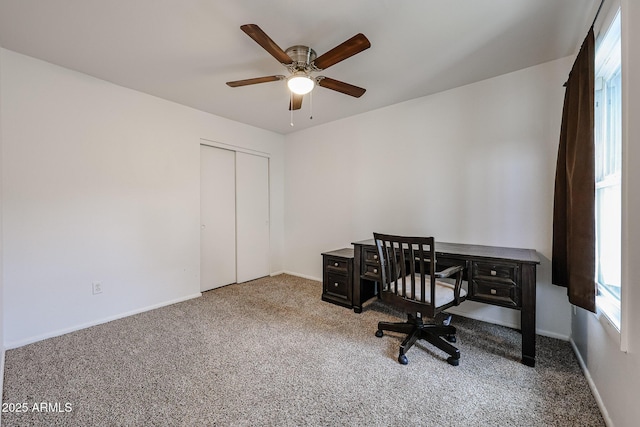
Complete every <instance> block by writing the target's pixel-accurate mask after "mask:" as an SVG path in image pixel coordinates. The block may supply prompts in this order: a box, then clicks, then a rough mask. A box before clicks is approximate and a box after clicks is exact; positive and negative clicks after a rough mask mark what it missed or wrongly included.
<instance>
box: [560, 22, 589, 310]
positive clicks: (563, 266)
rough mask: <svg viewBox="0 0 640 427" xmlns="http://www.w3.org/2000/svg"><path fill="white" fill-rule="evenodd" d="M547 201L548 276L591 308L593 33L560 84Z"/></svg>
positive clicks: (577, 302) (577, 301) (578, 302)
mask: <svg viewBox="0 0 640 427" xmlns="http://www.w3.org/2000/svg"><path fill="white" fill-rule="evenodd" d="M565 86H566V92H565V96H564V107H563V111H562V127H561V129H560V144H559V147H558V162H557V165H556V182H555V194H554V206H553V255H552V258H553V259H552V263H551V265H552V282H553V283H554V284H556V285H559V286H564V287H566V288H567V293H568V295H569V302H571V303H572V304H574V305H577V306H579V307H582V308H585V309H587V310H590V311H593V312H595V309H596V303H595V299H596V283H595V157H594V156H595V148H594V118H593V116H594V35H593V27H592V28H591V29H590V30H589V33H588V34H587V38H586V39H585V40H584V42H583V43H582V47H581V48H580V53H579V54H578V57H577V58H576V61H575V63H574V64H573V68H572V70H571V73H570V74H569V80H568V81H567V83H566V84H565Z"/></svg>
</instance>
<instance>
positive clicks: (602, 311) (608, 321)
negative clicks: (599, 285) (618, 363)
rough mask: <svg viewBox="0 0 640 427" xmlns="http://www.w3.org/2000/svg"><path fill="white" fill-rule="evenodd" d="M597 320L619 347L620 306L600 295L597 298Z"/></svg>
mask: <svg viewBox="0 0 640 427" xmlns="http://www.w3.org/2000/svg"><path fill="white" fill-rule="evenodd" d="M595 316H596V318H597V319H598V320H599V321H600V323H601V324H602V326H603V327H604V329H605V330H606V331H607V334H608V335H609V336H610V337H611V338H613V339H614V340H615V342H616V344H617V345H618V346H619V345H620V342H621V334H620V306H619V305H618V304H616V303H615V302H613V301H611V299H610V298H607V297H605V296H601V295H598V296H597V297H596V313H595Z"/></svg>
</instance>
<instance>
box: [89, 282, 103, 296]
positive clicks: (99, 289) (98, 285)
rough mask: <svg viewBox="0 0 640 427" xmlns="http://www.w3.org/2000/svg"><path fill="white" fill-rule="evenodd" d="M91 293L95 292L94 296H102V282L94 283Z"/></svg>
mask: <svg viewBox="0 0 640 427" xmlns="http://www.w3.org/2000/svg"><path fill="white" fill-rule="evenodd" d="M91 291H92V292H93V295H97V294H101V293H102V282H93V283H92V284H91Z"/></svg>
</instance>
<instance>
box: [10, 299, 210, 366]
mask: <svg viewBox="0 0 640 427" xmlns="http://www.w3.org/2000/svg"><path fill="white" fill-rule="evenodd" d="M201 296H202V293H200V292H198V293H197V294H192V295H187V296H185V297H181V298H176V299H174V300H170V301H165V302H161V303H159V304H154V305H149V306H146V307H143V308H139V309H136V310H131V311H127V312H124V313H119V314H116V315H114V316H109V317H105V318H102V319H99V320H95V321H92V322H87V323H83V324H80V325H76V326H72V327H70V328H65V329H59V330H57V331H53V332H48V333H46V334H42V335H36V336H33V337H29V338H26V339H23V340H19V341H13V342H9V343H7V345H6V347H5V349H6V350H11V349H14V348H18V347H22V346H25V345H27V344H32V343H34V342H38V341H42V340H46V339H48V338H53V337H59V336H60V335H65V334H68V333H70V332H75V331H79V330H81V329H86V328H90V327H91V326H96V325H101V324H103V323H107V322H111V321H113V320H118V319H122V318H124V317H129V316H133V315H134V314H139V313H144V312H145V311H151V310H155V309H156V308H160V307H166V306H168V305H173V304H177V303H179V302H183V301H187V300H190V299H193V298H199V297H201ZM3 366H4V365H3ZM3 372H4V371H3Z"/></svg>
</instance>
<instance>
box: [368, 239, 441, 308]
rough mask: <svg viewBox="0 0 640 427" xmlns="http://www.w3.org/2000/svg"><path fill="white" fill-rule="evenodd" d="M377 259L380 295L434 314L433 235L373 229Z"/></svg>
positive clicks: (405, 305)
mask: <svg viewBox="0 0 640 427" xmlns="http://www.w3.org/2000/svg"><path fill="white" fill-rule="evenodd" d="M373 237H374V240H375V243H376V247H377V249H378V257H379V259H380V271H381V279H382V280H381V284H380V298H381V299H382V300H384V301H385V302H389V303H391V304H392V305H395V306H397V307H398V308H401V309H403V310H405V311H407V312H420V313H421V314H422V315H423V316H427V317H432V318H433V317H435V315H436V314H437V313H438V312H440V311H441V310H439V309H438V307H436V304H435V303H433V302H435V301H437V299H436V276H435V268H436V255H435V247H434V239H433V237H403V236H392V235H388V234H379V233H373Z"/></svg>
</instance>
